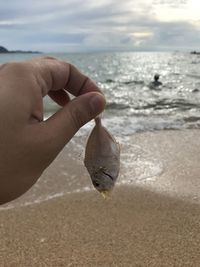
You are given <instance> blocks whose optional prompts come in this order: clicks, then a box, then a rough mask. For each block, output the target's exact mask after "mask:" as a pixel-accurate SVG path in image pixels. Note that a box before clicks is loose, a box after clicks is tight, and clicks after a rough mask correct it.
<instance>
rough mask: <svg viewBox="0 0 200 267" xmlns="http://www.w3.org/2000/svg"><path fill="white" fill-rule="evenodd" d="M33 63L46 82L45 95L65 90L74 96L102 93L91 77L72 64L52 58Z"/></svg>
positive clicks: (36, 60)
mask: <svg viewBox="0 0 200 267" xmlns="http://www.w3.org/2000/svg"><path fill="white" fill-rule="evenodd" d="M33 62H34V63H35V65H36V71H39V72H40V76H41V78H42V79H43V80H44V82H45V83H44V85H43V90H44V89H45V94H48V92H49V91H57V90H60V89H65V90H66V91H68V92H69V93H71V94H72V95H74V96H78V95H82V94H85V93H89V92H98V93H102V92H101V90H100V89H99V88H98V86H97V85H96V84H95V83H94V82H93V81H92V80H91V79H90V78H89V77H87V76H86V75H84V74H83V73H82V72H81V71H79V70H78V69H77V68H76V67H75V66H73V65H72V64H70V63H67V62H65V61H61V60H58V59H55V58H51V57H47V58H42V59H40V60H39V61H38V59H34V60H33ZM44 87H46V88H44Z"/></svg>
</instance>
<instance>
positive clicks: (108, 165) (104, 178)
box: [84, 117, 120, 198]
mask: <svg viewBox="0 0 200 267" xmlns="http://www.w3.org/2000/svg"><path fill="white" fill-rule="evenodd" d="M84 164H85V167H86V168H87V170H88V172H89V174H90V177H91V180H92V183H93V185H94V187H95V188H96V189H97V190H98V191H99V192H100V193H101V194H102V196H103V197H104V198H106V197H107V196H108V195H109V192H110V191H111V190H112V189H113V187H114V185H115V182H116V180H117V177H118V175H119V167H120V148H119V144H118V143H117V142H116V141H115V139H114V137H113V136H112V135H111V134H110V133H109V132H108V131H107V129H106V128H105V127H103V126H102V124H101V119H100V117H97V118H96V119H95V126H94V128H93V130H92V132H91V134H90V136H89V138H88V141H87V145H86V150H85V159H84Z"/></svg>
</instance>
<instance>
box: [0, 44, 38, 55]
mask: <svg viewBox="0 0 200 267" xmlns="http://www.w3.org/2000/svg"><path fill="white" fill-rule="evenodd" d="M8 53H26V54H29V53H31V54H41V52H39V51H23V50H8V49H7V48H5V47H3V46H0V54H8Z"/></svg>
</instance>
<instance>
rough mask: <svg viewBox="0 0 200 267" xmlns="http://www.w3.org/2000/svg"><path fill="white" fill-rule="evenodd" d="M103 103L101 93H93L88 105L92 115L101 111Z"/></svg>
mask: <svg viewBox="0 0 200 267" xmlns="http://www.w3.org/2000/svg"><path fill="white" fill-rule="evenodd" d="M105 105H106V100H105V97H104V96H103V95H102V94H99V93H95V95H94V96H93V97H92V98H91V100H90V107H91V110H92V113H93V114H94V115H95V114H99V113H101V112H102V111H103V110H104V108H105Z"/></svg>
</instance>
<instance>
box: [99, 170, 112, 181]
mask: <svg viewBox="0 0 200 267" xmlns="http://www.w3.org/2000/svg"><path fill="white" fill-rule="evenodd" d="M102 173H103V174H104V175H105V176H107V177H109V178H110V179H111V180H112V181H113V180H114V179H113V177H112V176H111V175H110V174H109V173H107V172H105V171H102Z"/></svg>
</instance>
